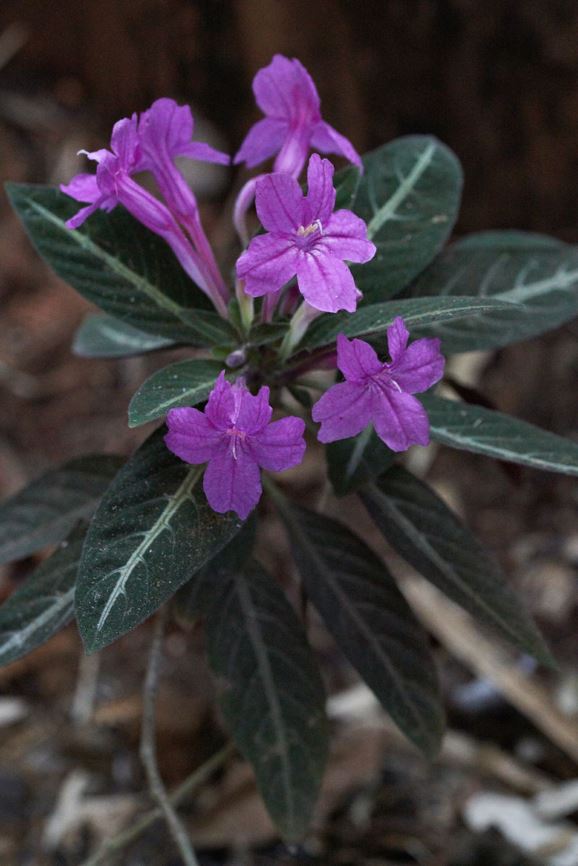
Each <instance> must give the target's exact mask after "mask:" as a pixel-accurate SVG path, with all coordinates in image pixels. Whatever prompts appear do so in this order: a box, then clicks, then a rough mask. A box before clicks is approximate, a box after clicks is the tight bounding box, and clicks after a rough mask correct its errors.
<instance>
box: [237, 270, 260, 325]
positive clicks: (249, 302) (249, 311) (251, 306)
mask: <svg viewBox="0 0 578 866" xmlns="http://www.w3.org/2000/svg"><path fill="white" fill-rule="evenodd" d="M235 294H236V295H237V301H238V304H239V312H240V313H241V325H242V327H243V331H244V333H245V336H248V334H249V331H250V330H251V325H252V324H253V319H254V318H255V301H254V300H253V298H252V297H251V295H248V294H247V293H246V292H245V289H244V288H243V280H237V284H236V286H235Z"/></svg>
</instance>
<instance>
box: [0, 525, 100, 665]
mask: <svg viewBox="0 0 578 866" xmlns="http://www.w3.org/2000/svg"><path fill="white" fill-rule="evenodd" d="M84 534H85V531H84V530H81V531H78V532H75V533H73V535H72V537H71V538H70V539H69V540H68V541H65V542H63V543H62V545H61V546H60V547H59V548H58V550H56V551H55V552H54V553H53V554H52V556H50V557H48V559H45V560H44V562H43V563H42V565H40V566H39V567H38V568H37V569H36V570H35V571H33V572H32V574H31V575H29V576H28V577H27V578H26V580H25V581H24V583H23V584H22V586H20V587H19V588H18V589H17V590H16V591H15V592H14V593H13V594H12V595H11V596H10V598H9V599H8V601H6V602H4V604H3V605H2V607H0V665H7V664H9V663H10V662H13V661H15V660H16V659H19V658H21V657H22V656H24V655H26V654H27V653H29V652H31V651H32V650H33V649H36V647H38V646H40V645H41V644H43V643H46V641H47V640H48V639H49V638H51V637H52V636H53V635H54V634H56V632H58V631H60V629H61V628H63V627H64V626H65V625H68V623H69V622H71V621H72V619H73V618H74V584H75V582H76V574H77V572H78V563H79V561H80V553H81V551H82V544H83V541H84Z"/></svg>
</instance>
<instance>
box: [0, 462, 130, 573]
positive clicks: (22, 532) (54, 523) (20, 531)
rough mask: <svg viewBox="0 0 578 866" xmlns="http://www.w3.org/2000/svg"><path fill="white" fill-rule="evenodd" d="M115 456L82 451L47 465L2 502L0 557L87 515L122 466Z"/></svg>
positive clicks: (42, 543) (62, 534)
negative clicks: (87, 454) (54, 466)
mask: <svg viewBox="0 0 578 866" xmlns="http://www.w3.org/2000/svg"><path fill="white" fill-rule="evenodd" d="M122 463H123V461H122V460H121V459H120V458H119V457H109V456H106V455H104V454H97V455H94V456H92V457H80V458H78V459H76V460H71V461H70V462H69V463H65V464H64V465H63V466H60V467H59V468H58V469H51V470H50V471H49V472H47V473H46V474H45V475H42V476H41V477H40V478H37V479H36V481H33V482H32V483H31V484H29V485H28V487H25V488H24V490H21V491H20V492H19V493H16V494H15V495H14V496H12V497H11V498H10V499H7V500H6V501H5V502H3V503H2V505H0V563H2V562H10V560H12V559H22V558H23V557H25V556H29V555H30V554H31V553H34V552H35V551H36V550H40V549H41V548H43V547H47V546H48V545H49V544H57V543H58V542H59V541H62V539H63V538H66V536H67V535H68V533H69V532H70V530H71V529H72V527H73V526H74V525H75V524H76V523H77V522H78V521H79V520H86V519H88V518H89V517H90V515H91V514H92V512H93V511H94V509H95V508H96V506H97V504H98V501H99V499H100V498H101V496H102V494H103V493H104V491H105V490H106V488H107V487H108V485H109V484H110V482H111V481H112V479H113V478H114V476H115V475H116V473H117V472H118V470H119V469H120V467H121V466H122Z"/></svg>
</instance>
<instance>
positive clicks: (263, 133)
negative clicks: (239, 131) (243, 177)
mask: <svg viewBox="0 0 578 866" xmlns="http://www.w3.org/2000/svg"><path fill="white" fill-rule="evenodd" d="M287 130H288V124H287V121H286V120H275V119H273V118H271V117H265V118H264V119H263V120H259V121H258V122H257V123H256V124H255V125H254V126H252V127H251V129H250V130H249V132H248V133H247V135H246V136H245V139H244V141H243V143H242V144H241V147H240V148H239V150H238V151H237V153H236V154H235V159H234V163H235V165H237V164H238V163H240V162H246V163H247V166H248V167H249V168H253V166H255V165H259V163H260V162H265V160H266V159H269V157H271V156H273V155H274V154H276V153H278V152H279V151H280V150H281V148H282V147H283V142H284V141H285V138H286V137H287Z"/></svg>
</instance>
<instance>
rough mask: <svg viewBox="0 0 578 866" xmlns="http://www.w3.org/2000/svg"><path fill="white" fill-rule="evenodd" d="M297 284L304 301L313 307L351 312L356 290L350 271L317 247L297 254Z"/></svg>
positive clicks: (356, 294) (353, 306) (354, 303)
mask: <svg viewBox="0 0 578 866" xmlns="http://www.w3.org/2000/svg"><path fill="white" fill-rule="evenodd" d="M297 284H298V286H299V291H300V292H301V294H302V295H303V297H304V298H305V300H306V301H307V303H308V304H310V305H311V306H312V307H315V309H316V310H321V311H322V312H323V313H337V312H338V311H339V310H347V312H348V313H353V312H355V309H356V307H357V298H358V294H359V293H358V291H357V289H356V288H355V283H354V281H353V277H352V275H351V271H350V270H349V268H348V267H347V265H344V264H343V262H342V261H340V260H339V259H335V258H333V257H332V256H330V255H327V254H326V253H325V254H324V253H323V252H322V251H321V250H313V251H312V252H308V253H301V254H300V255H299V260H298V262H297Z"/></svg>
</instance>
